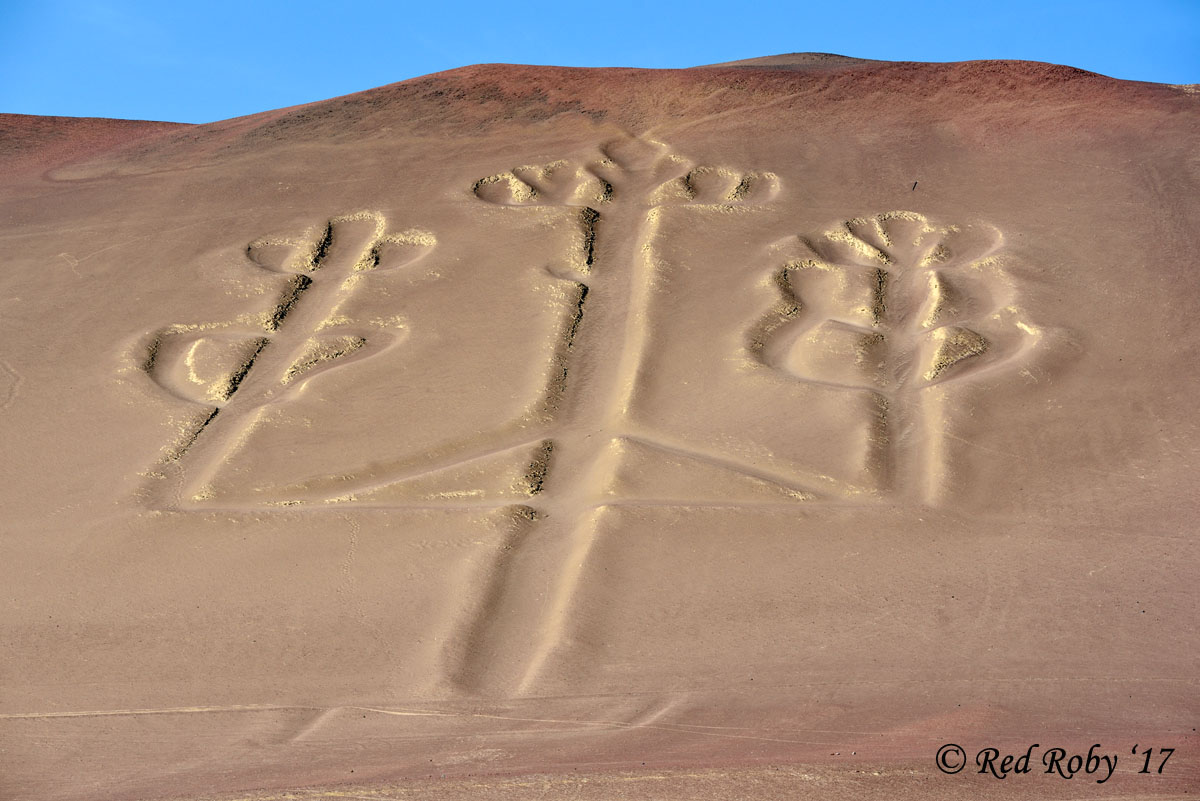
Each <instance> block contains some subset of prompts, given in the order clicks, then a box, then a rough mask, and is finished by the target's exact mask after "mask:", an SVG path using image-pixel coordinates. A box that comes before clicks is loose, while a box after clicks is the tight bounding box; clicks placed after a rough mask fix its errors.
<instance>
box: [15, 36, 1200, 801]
mask: <svg viewBox="0 0 1200 801" xmlns="http://www.w3.org/2000/svg"><path fill="white" fill-rule="evenodd" d="M0 132H2V133H0V176H2V178H0V242H2V243H3V257H2V260H0V261H2V269H0V287H2V291H0V436H2V441H3V443H4V458H3V459H2V460H0V470H2V471H3V473H2V476H0V498H2V503H3V507H2V508H3V515H2V518H0V550H2V554H3V555H2V558H0V587H3V590H4V591H3V593H2V596H3V597H2V603H3V614H2V616H0V638H2V641H3V650H2V651H0V670H2V676H0V679H2V680H0V684H2V686H3V693H2V694H0V796H2V797H3V798H5V799H14V801H18V800H19V801H41V800H43V799H61V800H62V801H85V800H86V801H102V800H103V801H151V800H154V801H159V800H160V799H168V798H169V799H190V800H191V801H195V800H196V799H201V798H203V799H233V798H239V799H240V798H256V799H258V798H262V799H266V798H272V799H281V798H313V799H315V798H334V797H336V798H379V799H385V798H446V799H451V798H479V797H484V798H497V799H500V798H504V799H507V798H514V799H515V798H521V799H531V798H579V799H593V798H596V799H599V798H606V799H607V798H646V799H649V798H655V799H658V798H662V799H675V798H744V799H750V798H797V799H806V798H813V799H816V798H822V799H825V798H900V799H904V798H914V799H915V798H946V799H950V798H964V797H975V798H986V797H1004V798H1097V797H1120V798H1166V797H1184V796H1185V795H1187V794H1188V793H1192V794H1194V793H1195V792H1196V790H1197V788H1200V755H1198V754H1197V749H1198V747H1200V739H1198V738H1197V735H1196V730H1195V726H1196V722H1197V718H1198V712H1200V693H1198V683H1200V664H1198V656H1200V636H1198V634H1197V629H1196V625H1195V621H1196V620H1197V614H1198V612H1200V610H1198V608H1197V607H1198V604H1197V597H1198V596H1197V591H1196V575H1197V571H1196V567H1197V555H1198V554H1197V537H1196V533H1197V528H1196V526H1197V524H1196V520H1197V513H1198V512H1200V508H1198V503H1197V499H1198V493H1197V491H1196V490H1197V479H1196V470H1197V469H1200V459H1198V457H1200V428H1198V423H1197V417H1196V408H1197V391H1198V390H1200V385H1198V381H1197V372H1196V368H1197V363H1198V358H1197V357H1198V355H1200V325H1198V324H1197V320H1196V314H1197V309H1198V308H1200V271H1198V269H1197V253H1198V252H1200V226H1198V225H1197V220H1200V94H1197V93H1196V91H1195V89H1194V88H1193V87H1175V86H1166V85H1156V84H1144V83H1132V82H1124V81H1119V80H1114V79H1110V78H1106V77H1103V76H1100V75H1095V74H1091V73H1086V72H1082V71H1079V70H1076V69H1072V68H1069V67H1062V66H1053V65H1047V64H1037V63H1028V62H967V63H958V64H913V63H888V62H870V61H861V60H856V59H847V58H840V57H834V56H815V55H799V56H786V57H772V58H767V59H760V60H756V61H751V62H739V63H735V64H730V65H718V66H715V67H705V68H696V69H690V70H656V71H650V70H635V69H604V70H586V69H565V68H550V67H523V66H503V65H490V66H476V67H469V68H464V69H460V70H455V71H452V72H447V73H440V74H436V75H430V76H426V77H423V78H417V79H414V80H409V81H405V82H403V83H398V84H394V85H391V86H386V87H382V88H379V89H374V90H371V91H368V92H363V93H360V94H356V95H351V96H347V97H343V98H337V99H333V100H328V101H325V102H320V103H314V104H311V105H307V106H301V107H296V108H289V109H283V110H279V111H270V112H265V113H262V114H258V115H254V116H251V117H244V118H240V119H234V120H228V121H223V122H216V123H211V124H207V125H195V126H191V125H175V124H169V123H141V122H126V121H114V120H93V119H63V118H34V117H22V116H15V115H6V116H0ZM951 743H953V744H958V745H961V747H962V756H961V759H960V760H959V762H958V763H955V761H954V760H953V759H950V760H948V762H946V763H944V764H948V765H950V766H951V767H953V766H954V765H955V764H963V762H964V761H965V768H964V769H963V770H962V772H960V773H957V774H953V775H951V774H947V773H944V772H942V771H940V770H939V769H938V766H937V763H936V762H935V755H936V754H937V753H938V750H939V748H940V747H942V746H943V745H945V744H951ZM1035 744H1036V748H1034V751H1033V756H1032V763H1033V764H1032V769H1031V770H1030V772H1028V773H1014V774H1011V775H1009V776H1008V777H1007V778H1006V779H999V778H997V777H995V776H994V775H991V774H989V773H983V774H981V773H980V772H979V769H978V767H977V763H976V762H975V759H976V755H977V754H978V753H979V752H980V751H982V750H984V749H985V748H989V747H994V748H996V749H997V751H998V753H1000V754H1015V755H1021V754H1023V753H1026V750H1027V749H1029V748H1031V747H1035ZM1093 744H1099V746H1098V748H1097V749H1096V752H1097V753H1100V752H1103V753H1105V754H1112V755H1116V756H1117V757H1118V762H1117V763H1116V766H1115V771H1113V772H1112V774H1111V776H1110V777H1105V776H1104V773H1103V772H1101V773H1100V774H1099V775H1096V774H1094V773H1092V772H1088V771H1080V772H1079V773H1078V774H1077V775H1074V777H1073V778H1069V779H1068V778H1065V777H1063V776H1062V775H1061V774H1057V773H1050V774H1047V773H1046V772H1045V769H1044V765H1045V764H1046V763H1045V762H1043V761H1042V754H1043V752H1046V751H1048V750H1049V749H1051V748H1058V747H1060V748H1062V749H1063V750H1064V752H1065V753H1066V754H1068V755H1069V754H1076V753H1078V754H1084V755H1086V754H1087V752H1088V749H1089V747H1090V746H1093ZM1147 749H1149V750H1150V751H1152V755H1153V759H1152V760H1148V761H1147V764H1148V765H1149V772H1146V773H1139V771H1140V770H1141V769H1142V767H1143V764H1142V760H1143V754H1144V753H1145V752H1146V751H1147ZM1163 749H1174V751H1173V754H1171V755H1170V757H1169V761H1168V762H1166V764H1165V765H1163V766H1162V771H1161V773H1159V772H1156V768H1157V767H1159V765H1160V762H1161V759H1162V758H1163V756H1164V754H1165V751H1164V750H1163ZM1100 778H1106V780H1105V781H1104V782H1103V783H1100V782H1099V781H1098V779H1100ZM302 788H308V789H302ZM289 793H290V794H289ZM1189 797H1190V796H1189Z"/></svg>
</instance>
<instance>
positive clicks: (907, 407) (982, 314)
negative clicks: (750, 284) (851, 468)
mask: <svg viewBox="0 0 1200 801" xmlns="http://www.w3.org/2000/svg"><path fill="white" fill-rule="evenodd" d="M1001 241H1002V238H1001V236H1000V234H999V232H998V231H996V230H995V229H993V228H990V227H988V226H965V227H960V226H941V225H937V224H934V223H933V222H932V221H931V220H929V219H928V218H927V217H925V216H923V215H921V214H917V213H915V212H910V211H892V212H885V213H882V214H877V215H874V216H872V217H860V218H854V219H850V220H847V221H844V222H843V223H841V224H840V225H838V226H836V227H835V228H833V229H831V230H829V231H827V232H826V233H825V234H824V235H823V236H821V237H812V238H809V237H798V238H797V242H798V243H799V244H800V245H802V246H803V247H804V248H805V249H807V250H808V251H809V252H810V253H811V254H813V256H815V258H807V259H793V260H791V261H789V262H787V263H786V264H785V266H784V267H783V268H782V269H781V270H779V271H777V272H775V273H773V274H771V276H770V277H769V278H768V279H767V280H768V281H769V283H771V284H773V285H774V286H775V287H776V289H777V291H778V295H779V298H780V299H779V300H778V301H777V302H776V304H775V306H774V307H773V308H772V309H771V310H770V311H769V312H768V313H767V314H766V315H764V316H763V317H762V318H761V319H759V320H758V321H757V322H756V323H755V324H753V325H752V326H751V327H750V329H749V331H748V333H747V337H746V342H747V350H748V351H749V352H750V354H751V356H752V358H753V359H754V360H755V361H756V362H758V363H759V364H761V365H763V366H766V367H770V368H772V369H776V370H781V371H783V372H786V373H788V374H791V375H792V376H794V377H795V378H796V379H797V380H801V381H808V382H813V383H818V384H822V385H825V386H828V387H831V388H835V389H839V390H843V391H847V392H864V393H870V394H871V395H873V396H875V397H876V398H877V399H878V401H877V405H878V408H879V410H880V413H879V424H878V431H877V434H876V435H875V437H874V438H875V440H876V443H877V454H876V455H875V456H874V457H872V459H873V460H874V462H875V463H876V464H877V465H878V469H877V470H876V471H875V476H876V480H877V481H878V483H879V485H880V488H881V489H883V488H887V487H888V486H891V487H892V488H893V489H897V488H898V485H909V486H913V487H918V486H919V487H920V489H918V490H916V492H917V495H918V499H919V500H922V501H924V502H932V499H933V498H934V497H935V496H937V494H938V492H937V487H936V484H937V482H936V481H934V480H933V479H931V478H930V476H932V475H935V474H938V475H940V474H941V473H942V472H944V468H943V467H941V466H940V465H939V464H937V463H936V461H937V459H939V458H942V457H941V456H939V455H938V454H942V453H944V450H945V446H944V443H943V442H942V441H941V436H942V435H941V432H943V431H944V429H945V423H944V421H940V420H937V419H934V418H931V417H930V412H929V409H930V408H932V407H933V406H935V405H936V406H937V408H938V409H940V410H941V412H940V413H943V414H949V413H950V411H949V408H948V407H947V406H946V402H945V400H944V399H945V393H944V392H942V391H941V390H938V391H937V392H936V393H935V392H934V391H933V388H934V387H935V386H936V385H940V384H943V383H945V382H947V381H957V380H960V379H963V378H966V377H969V376H971V375H973V374H978V373H980V372H981V371H985V370H994V369H998V368H1000V367H1005V366H1009V365H1013V364H1014V363H1016V362H1019V361H1020V359H1021V358H1022V354H1024V353H1026V352H1028V350H1029V347H1028V346H1029V345H1030V344H1031V343H1030V342H1025V344H1024V345H1022V344H1021V343H1022V341H1023V340H1032V341H1036V340H1040V336H1039V335H1038V333H1037V329H1036V327H1034V326H1032V325H1031V324H1030V323H1029V322H1028V321H1026V320H1023V319H1021V318H1020V313H1019V312H1018V311H1017V309H1016V307H1015V306H1013V305H1012V301H1013V299H1014V298H1015V296H1016V288H1015V286H1014V284H1013V281H1012V279H1011V278H1010V276H1009V275H1008V273H1007V272H1006V271H1005V270H1004V268H1003V266H1002V262H1001V259H1000V258H999V257H998V256H997V255H996V253H997V251H998V250H999V247H1000V243H1001ZM785 247H786V246H785ZM975 295H979V297H976V296H975ZM989 304H1005V305H1004V306H1003V307H1001V308H996V306H995V305H992V306H991V308H988V305H989ZM1003 309H1008V310H1011V311H1010V312H1009V313H1008V314H1001V311H1002V310H1003ZM1014 343H1015V344H1014ZM934 395H936V396H937V398H938V399H940V400H939V401H938V402H937V403H935V402H934V400H933V398H934ZM905 451H908V453H905ZM922 454H923V455H922ZM914 473H915V474H919V475H910V474H914Z"/></svg>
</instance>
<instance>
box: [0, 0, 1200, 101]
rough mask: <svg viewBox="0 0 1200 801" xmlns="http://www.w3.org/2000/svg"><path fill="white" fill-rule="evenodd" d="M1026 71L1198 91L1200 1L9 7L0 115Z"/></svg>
mask: <svg viewBox="0 0 1200 801" xmlns="http://www.w3.org/2000/svg"><path fill="white" fill-rule="evenodd" d="M803 51H813V52H825V53H839V54H842V55H848V56H857V57H860V58H873V59H884V60H906V61H965V60H971V59H985V58H1016V59H1028V60H1033V61H1052V62H1057V63H1061V64H1070V65H1072V66H1076V67H1082V68H1084V69H1089V70H1093V71H1095V72H1100V73H1104V74H1105V75H1111V76H1113V77H1117V78H1129V79H1133V80H1144V81H1160V82H1163V83H1200V0H1136V1H1135V0H1129V1H1128V2H1112V1H1111V0H1090V2H1084V1H1083V0H1080V1H1079V2H1055V0H1041V1H1040V2H1038V1H1034V0H1004V2H994V1H993V2H987V0H984V1H983V2H971V0H956V2H943V1H942V0H933V1H931V2H921V0H891V2H877V1H876V0H855V1H853V2H846V0H825V1H824V2H807V0H793V2H780V3H769V4H768V3H764V4H756V3H753V2H729V0H724V1H723V2H700V1H697V2H674V0H657V1H656V0H647V2H646V3H644V4H641V3H634V2H625V0H598V1H597V2H577V1H574V2H572V1H567V0H560V1H559V2H555V3H547V2H531V3H520V2H512V1H511V0H510V1H509V2H506V1H505V0H491V1H490V2H482V3H472V2H466V3H457V2H448V1H442V0H425V1H424V2H421V3H405V2H393V3H383V2H358V3H355V2H352V1H351V2H346V3H344V4H343V5H341V6H339V5H337V4H335V3H330V2H323V3H313V2H307V0H297V1H296V2H255V0H241V2H227V1H226V0H212V1H211V2H208V1H202V2H195V3H183V2H180V3H176V2H170V0H156V1H155V2H141V1H140V0H0V112H17V113H23V114H61V115H69V116H98V117H123V118H132V119H159V120H175V121H180V122H208V121H211V120H218V119H224V118H227V117H235V116H239V115H242V114H251V113H254V112H257V111H265V110H267V109H272V108H279V107H281V106H290V105H295V104H298V103H307V102H309V101H313V100H322V99H325V98H329V97H336V96H338V95H343V94H348V93H350V92H356V91H359V90H362V89H369V88H372V87H375V86H381V85H383V84H388V83H392V82H394V81H400V80H404V79H405V78H412V77H415V76H418V75H424V74H427V73H430V72H437V71H440V70H446V69H451V68H454V67H460V66H464V65H467V64H475V63H481V62H508V63H524V64H561V65H568V66H581V67H597V66H631V67H689V66H695V65H697V64H711V63H715V62H720V61H732V60H735V59H742V58H752V57H755V56H765V55H773V54H777V53H789V52H803Z"/></svg>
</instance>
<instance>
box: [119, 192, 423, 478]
mask: <svg viewBox="0 0 1200 801" xmlns="http://www.w3.org/2000/svg"><path fill="white" fill-rule="evenodd" d="M385 230H386V221H385V219H384V217H383V215H382V214H378V213H376V212H357V213H354V214H348V215H342V216H338V217H333V218H331V219H330V220H329V221H328V222H327V223H326V224H324V225H323V226H321V227H319V228H316V229H309V231H307V232H306V233H305V234H304V235H303V236H301V237H297V238H291V239H260V240H256V241H255V242H252V243H250V245H248V246H247V248H246V255H247V257H248V258H249V260H250V261H251V262H253V263H254V264H256V265H258V266H259V267H262V268H264V269H267V270H271V271H274V272H280V273H284V274H287V275H288V278H287V279H286V281H285V282H284V286H283V288H282V289H281V291H280V295H279V300H278V301H277V302H276V303H275V304H274V305H273V306H272V307H271V308H269V309H268V310H267V311H265V312H264V313H263V314H262V316H261V318H260V319H259V324H260V330H261V331H262V332H263V333H264V334H266V336H262V335H259V336H249V335H247V334H241V333H239V334H234V333H231V332H233V331H235V330H236V329H237V327H238V323H237V322H230V323H217V324H200V325H186V324H185V325H174V326H168V327H167V328H165V329H163V330H162V331H160V332H158V333H157V334H155V335H153V336H152V337H151V339H150V342H149V345H148V346H147V349H146V355H145V356H144V358H143V359H142V363H141V369H142V370H143V371H144V372H145V373H147V374H149V375H150V377H151V378H153V379H154V380H155V381H156V382H157V383H159V385H160V386H163V387H164V389H167V390H168V391H171V392H173V394H176V395H177V396H179V397H181V398H183V399H185V400H189V401H193V402H197V403H203V404H205V405H208V406H210V408H209V409H208V410H207V411H205V412H202V413H201V414H200V415H199V416H198V418H197V419H198V422H197V423H196V424H193V425H190V426H188V425H185V426H183V427H182V428H181V435H180V439H179V440H178V441H177V444H176V445H175V446H174V447H172V448H171V449H169V450H168V451H167V454H166V457H165V460H164V466H169V467H170V468H171V469H172V470H173V471H174V472H176V473H177V474H179V477H178V481H179V482H180V483H181V484H186V485H188V486H190V487H192V488H193V489H194V490H195V491H194V492H193V493H192V497H193V498H194V499H196V500H204V499H205V498H206V497H207V496H208V495H209V494H210V491H209V490H208V489H206V486H205V485H204V482H206V481H207V479H208V478H210V477H211V475H212V474H213V473H214V472H215V471H217V470H219V468H220V465H221V463H222V462H223V460H224V459H225V458H226V457H227V456H228V454H229V450H228V449H229V448H231V447H236V446H237V445H238V444H239V443H241V442H244V441H245V439H246V438H247V436H248V433H249V431H250V430H251V429H252V428H253V426H255V425H256V424H257V422H258V421H259V420H261V417H262V415H261V414H259V413H258V412H259V410H260V409H262V408H263V407H264V406H265V405H266V404H268V403H274V402H277V401H278V400H279V399H281V398H282V397H284V396H285V395H286V394H287V393H288V392H289V391H294V390H295V389H296V388H297V387H299V386H301V385H302V384H303V383H304V381H307V380H308V379H310V378H311V377H312V376H313V375H314V374H315V373H316V372H317V371H318V369H326V368H327V367H329V366H332V365H333V364H334V363H336V362H337V361H338V360H339V359H344V358H351V354H355V356H354V357H353V358H357V357H358V356H357V354H358V352H360V351H361V352H363V353H364V354H366V353H368V352H369V351H372V350H374V351H376V352H377V350H378V349H377V347H376V346H377V345H379V344H381V343H377V342H375V339H376V337H375V335H374V334H372V335H369V336H368V335H363V334H362V333H360V332H359V333H352V332H347V333H344V334H342V335H341V336H338V335H334V334H330V335H319V334H318V332H320V331H321V330H322V329H325V328H329V327H331V321H332V320H334V319H335V318H336V314H337V310H338V308H339V307H340V306H341V304H342V303H344V301H345V299H346V297H347V296H348V295H349V294H351V293H352V292H353V291H354V289H355V287H356V286H357V284H358V281H359V278H358V276H359V275H360V274H363V273H365V272H367V271H371V270H378V269H388V268H391V267H397V266H402V265H404V264H408V263H411V262H413V261H415V260H416V259H418V258H420V257H422V256H424V255H425V254H426V253H427V252H428V251H429V250H430V249H431V248H432V247H433V246H434V244H435V243H436V240H435V239H434V238H433V236H432V235H431V234H428V233H427V232H423V231H406V232H403V233H400V234H386V233H385ZM200 332H204V333H200ZM181 348H182V352H180V351H181ZM214 429H221V430H220V433H219V435H218V434H214V433H212V432H213V430H214ZM209 440H220V441H219V442H213V443H212V444H207V442H208V441H209ZM201 445H206V447H205V448H203V450H204V451H205V453H203V454H201V455H199V456H194V457H193V456H191V455H190V454H192V452H193V451H194V450H195V449H196V448H198V447H200V446H201ZM158 472H159V475H161V471H158Z"/></svg>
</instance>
